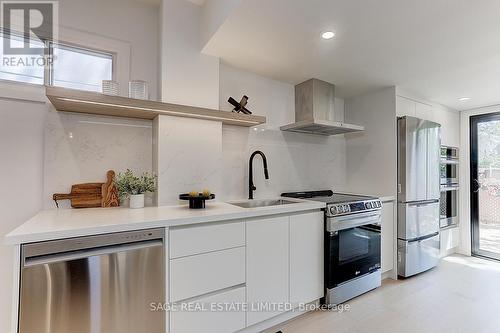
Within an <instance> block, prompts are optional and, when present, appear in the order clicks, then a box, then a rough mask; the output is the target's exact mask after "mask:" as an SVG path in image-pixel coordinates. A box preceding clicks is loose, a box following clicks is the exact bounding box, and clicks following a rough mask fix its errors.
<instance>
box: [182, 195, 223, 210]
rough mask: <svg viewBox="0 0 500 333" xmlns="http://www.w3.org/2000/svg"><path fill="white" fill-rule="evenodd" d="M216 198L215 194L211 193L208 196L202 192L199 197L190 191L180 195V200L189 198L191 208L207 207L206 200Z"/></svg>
mask: <svg viewBox="0 0 500 333" xmlns="http://www.w3.org/2000/svg"><path fill="white" fill-rule="evenodd" d="M214 198H215V194H210V195H208V196H206V195H203V194H202V193H200V194H199V195H198V196H197V197H193V196H191V195H189V193H184V194H181V195H179V199H180V200H189V208H190V209H203V208H205V201H206V200H212V199H214Z"/></svg>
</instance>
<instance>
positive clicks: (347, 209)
mask: <svg viewBox="0 0 500 333" xmlns="http://www.w3.org/2000/svg"><path fill="white" fill-rule="evenodd" d="M344 207H345V212H346V213H348V212H350V211H351V206H349V205H345V206H344Z"/></svg>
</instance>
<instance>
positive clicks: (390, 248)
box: [381, 201, 394, 273]
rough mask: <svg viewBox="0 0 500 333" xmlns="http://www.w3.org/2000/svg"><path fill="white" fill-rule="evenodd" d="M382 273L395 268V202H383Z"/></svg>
mask: <svg viewBox="0 0 500 333" xmlns="http://www.w3.org/2000/svg"><path fill="white" fill-rule="evenodd" d="M381 238H382V250H381V251H382V253H381V266H382V273H384V272H387V271H390V270H391V269H393V268H394V202H392V201H388V202H384V203H383V204H382V235H381Z"/></svg>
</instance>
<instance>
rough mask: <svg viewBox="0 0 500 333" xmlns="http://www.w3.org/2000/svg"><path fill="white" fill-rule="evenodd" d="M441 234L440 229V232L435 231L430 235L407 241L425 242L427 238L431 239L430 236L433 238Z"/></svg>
mask: <svg viewBox="0 0 500 333" xmlns="http://www.w3.org/2000/svg"><path fill="white" fill-rule="evenodd" d="M438 235H439V231H438V232H435V233H432V234H430V235H427V236H422V237H418V238H414V239H408V240H407V241H408V242H409V243H412V242H423V241H425V240H426V239H429V238H432V237H436V236H438Z"/></svg>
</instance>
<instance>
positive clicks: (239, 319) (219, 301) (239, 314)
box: [170, 287, 245, 333]
mask: <svg viewBox="0 0 500 333" xmlns="http://www.w3.org/2000/svg"><path fill="white" fill-rule="evenodd" d="M244 302H245V287H240V288H237V289H232V290H228V291H225V292H221V293H217V294H213V295H210V296H208V297H204V298H200V299H196V300H192V301H190V302H188V303H185V304H177V308H176V309H174V310H173V311H171V312H170V325H171V329H172V331H171V332H172V333H200V332H203V333H232V332H235V331H238V330H240V329H243V328H245V311H244V309H242V308H241V306H242V304H243V303H244ZM238 306H239V308H234V307H238ZM232 307H233V308H232Z"/></svg>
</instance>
